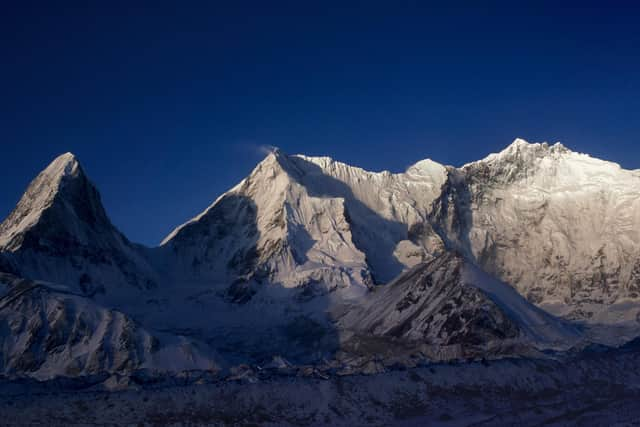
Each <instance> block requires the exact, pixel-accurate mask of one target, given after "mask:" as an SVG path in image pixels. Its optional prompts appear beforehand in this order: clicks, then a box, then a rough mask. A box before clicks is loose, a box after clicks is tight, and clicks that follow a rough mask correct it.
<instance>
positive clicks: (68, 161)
mask: <svg viewBox="0 0 640 427" xmlns="http://www.w3.org/2000/svg"><path fill="white" fill-rule="evenodd" d="M80 171H81V170H80V163H79V162H78V159H77V158H76V156H75V155H74V154H73V153H70V152H67V153H64V154H61V155H59V156H58V157H56V158H55V159H54V160H53V161H52V162H51V163H50V164H49V166H47V168H46V169H45V170H44V171H43V172H42V173H45V174H47V175H49V176H76V175H77V174H78V173H79V172H80Z"/></svg>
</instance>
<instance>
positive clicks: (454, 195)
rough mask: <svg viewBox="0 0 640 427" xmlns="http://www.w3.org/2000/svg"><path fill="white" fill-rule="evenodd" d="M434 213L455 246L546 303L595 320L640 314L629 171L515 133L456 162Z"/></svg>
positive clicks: (633, 179)
mask: <svg viewBox="0 0 640 427" xmlns="http://www.w3.org/2000/svg"><path fill="white" fill-rule="evenodd" d="M431 221H432V223H433V224H434V227H435V228H436V229H437V230H438V231H439V233H440V235H441V236H443V238H444V239H445V240H446V241H447V244H448V246H449V247H452V248H455V249H457V250H459V251H461V252H462V253H465V254H467V255H468V256H469V257H470V258H471V259H473V260H474V261H475V262H476V263H477V264H478V265H479V266H480V267H481V268H483V269H484V270H485V271H487V272H489V273H492V274H495V275H496V276H498V277H499V278H501V279H502V280H504V281H506V282H508V283H510V284H512V285H513V286H515V287H516V289H517V290H518V291H519V292H520V293H521V294H522V295H524V296H525V297H526V298H527V299H529V300H530V301H532V302H533V303H535V304H538V305H540V306H541V307H544V308H546V309H548V310H551V311H552V312H554V313H556V314H559V315H563V316H567V317H569V318H577V319H587V320H590V321H592V322H596V323H598V322H608V321H620V320H629V321H631V322H632V323H635V321H636V315H637V313H638V310H637V308H636V309H631V307H629V306H628V305H626V303H627V302H629V301H638V300H639V298H640V256H639V255H640V177H638V175H637V173H635V172H633V171H628V170H624V169H622V168H620V166H619V165H617V164H615V163H611V162H606V161H602V160H598V159H594V158H592V157H589V156H588V155H585V154H579V153H575V152H573V151H571V150H569V149H567V148H566V147H564V146H562V145H561V144H559V143H558V144H555V145H548V144H529V143H527V142H526V141H523V140H521V139H518V140H516V141H515V142H514V143H513V144H511V145H510V146H509V147H507V148H506V149H505V150H503V151H502V152H500V153H498V154H492V155H490V156H488V157H487V158H485V159H483V160H480V161H478V162H474V163H471V164H468V165H465V166H464V167H462V168H460V169H455V170H453V169H452V170H450V173H449V179H448V180H447V183H446V184H445V185H444V187H443V191H442V194H441V196H440V197H439V199H438V200H437V202H436V203H435V205H434V209H433V211H432V214H431ZM625 305H626V306H625ZM620 306H622V307H623V308H622V310H620V309H619V308H618V307H620ZM620 311H626V313H621V312H620Z"/></svg>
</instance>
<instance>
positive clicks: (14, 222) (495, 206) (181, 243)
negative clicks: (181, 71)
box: [0, 140, 640, 373]
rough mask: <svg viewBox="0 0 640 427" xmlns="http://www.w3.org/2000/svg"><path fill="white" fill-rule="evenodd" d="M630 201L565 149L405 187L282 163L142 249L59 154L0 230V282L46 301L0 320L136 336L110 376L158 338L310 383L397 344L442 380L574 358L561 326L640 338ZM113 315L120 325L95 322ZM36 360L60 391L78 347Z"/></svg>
mask: <svg viewBox="0 0 640 427" xmlns="http://www.w3.org/2000/svg"><path fill="white" fill-rule="evenodd" d="M639 193H640V175H639V174H638V173H637V171H626V170H624V169H622V168H620V167H619V166H618V165H616V164H613V163H610V162H605V161H601V160H597V159H593V158H591V157H589V156H587V155H584V154H578V153H574V152H572V151H570V150H568V149H567V148H565V147H563V146H562V145H560V144H556V145H553V146H550V145H548V144H529V143H527V142H525V141H523V140H516V141H515V142H514V143H513V144H511V145H510V146H509V147H507V148H506V149H505V150H503V151H502V152H500V153H497V154H492V155H490V156H488V157H487V158H485V159H483V160H480V161H478V162H474V163H470V164H468V165H465V166H463V167H460V168H455V167H451V166H444V165H440V164H438V163H436V162H434V161H432V160H428V159H427V160H423V161H420V162H418V163H416V164H415V165H413V166H411V167H409V168H408V169H407V170H406V171H405V172H403V173H390V172H386V171H384V172H369V171H366V170H363V169H361V168H357V167H353V166H349V165H347V164H344V163H341V162H338V161H335V160H332V159H330V158H328V157H309V156H303V155H286V154H285V153H283V152H281V151H279V150H275V151H274V152H272V153H270V154H269V155H268V156H267V157H266V158H265V159H264V160H263V161H262V162H260V163H259V164H258V165H257V167H256V168H255V169H254V170H253V171H252V172H251V174H250V175H249V176H248V177H247V178H245V179H244V180H242V181H241V182H240V183H239V184H238V185H236V186H235V187H233V188H232V189H230V190H229V191H228V192H226V193H225V194H223V195H221V196H220V197H219V198H217V199H216V200H215V201H214V202H213V203H212V204H211V205H210V206H209V207H208V208H207V209H206V210H205V211H203V212H202V213H201V214H200V215H198V216H197V217H195V218H193V219H192V220H190V221H188V222H186V223H185V224H183V225H181V226H179V227H177V228H176V229H175V230H174V231H173V232H171V233H170V234H169V235H168V236H167V237H166V238H165V239H164V241H163V242H162V244H161V245H160V246H159V247H157V248H145V247H142V246H141V245H136V244H133V243H131V242H129V241H128V240H127V239H126V237H124V236H123V235H122V233H120V232H119V231H118V230H117V229H116V228H115V227H114V226H113V225H112V223H111V222H110V220H109V219H108V217H107V214H106V213H105V210H104V208H103V206H102V204H101V201H100V197H99V194H98V191H97V190H96V188H95V187H94V186H93V184H92V183H91V182H90V181H89V179H88V178H87V176H86V175H85V173H84V171H83V169H82V168H81V166H80V165H79V163H78V161H77V160H76V159H75V157H74V156H73V155H71V154H64V155H62V156H60V157H58V158H57V159H55V160H54V161H53V162H52V163H51V165H49V166H48V167H47V168H46V169H45V170H44V171H43V172H42V173H40V174H39V175H38V176H37V177H36V178H35V179H34V181H33V182H32V183H31V184H30V186H29V188H28V189H27V191H26V193H25V194H24V196H23V197H22V199H21V200H20V202H19V203H18V206H17V207H16V208H15V209H14V211H13V212H12V213H11V214H10V215H9V217H8V218H7V219H6V220H5V221H4V222H2V224H0V271H5V272H8V273H12V274H14V275H15V276H18V277H22V278H24V279H28V280H31V281H37V283H39V285H38V287H37V288H34V290H32V291H29V293H28V294H24V296H23V298H27V299H28V301H23V302H22V303H21V304H22V305H20V306H19V307H18V306H14V305H12V306H9V305H6V306H3V307H5V308H4V309H3V310H5V311H4V314H3V316H4V317H3V318H4V319H5V321H4V322H5V323H3V324H8V323H7V322H9V320H7V319H15V318H18V317H19V318H23V319H27V321H28V319H31V318H33V319H40V323H43V322H44V321H43V320H42V319H47V322H44V323H47V324H49V323H51V322H53V321H55V319H56V318H57V317H56V316H58V315H57V314H55V313H54V312H53V311H52V310H54V309H53V308H52V307H54V308H55V307H58V306H61V304H62V306H64V307H67V306H68V307H71V309H69V310H68V311H64V314H62V315H61V316H62V318H63V319H65V320H64V322H65V324H68V325H71V324H73V325H75V324H76V323H77V322H78V319H79V318H78V315H79V314H78V313H81V312H84V311H90V312H91V313H93V314H91V316H93V317H91V316H90V317H91V318H92V319H94V320H95V319H97V320H95V322H94V323H92V326H91V327H90V328H85V332H86V335H87V340H89V341H91V342H94V341H96V340H97V341H100V340H102V341H105V340H106V338H105V337H107V336H108V337H116V336H120V335H122V334H123V333H124V332H122V331H120V329H119V327H120V326H121V325H122V324H127V325H129V324H130V325H137V326H136V327H135V328H134V329H135V333H134V332H131V333H132V334H133V335H134V336H135V340H136V342H138V343H139V345H138V344H137V345H136V349H137V350H136V351H141V353H135V354H133V355H132V354H129V353H127V355H123V356H122V357H124V358H125V359H126V360H132V361H133V362H131V363H132V364H133V365H132V366H136V367H141V366H146V365H145V363H147V362H145V361H148V360H151V359H150V358H152V357H151V355H150V353H149V352H148V351H147V350H148V348H147V347H148V346H147V345H146V344H144V343H146V342H147V341H148V340H149V339H150V338H148V337H150V336H159V333H158V332H152V331H158V330H161V331H163V332H162V333H163V334H165V335H163V336H164V338H163V339H164V340H165V341H166V342H174V343H175V342H182V341H181V340H183V339H187V338H181V336H183V335H187V336H189V337H190V338H189V339H191V340H193V341H194V342H208V343H210V344H211V345H212V346H213V347H215V348H217V349H222V352H223V353H224V354H225V355H227V356H228V355H229V354H232V353H233V355H232V356H231V357H232V358H233V359H234V360H240V361H242V360H244V359H243V358H250V359H251V360H252V361H257V360H266V359H267V360H270V359H271V358H272V357H273V356H274V355H276V352H279V354H280V355H282V356H286V357H290V358H294V359H296V358H299V360H300V361H304V363H313V362H314V361H316V360H321V359H330V358H332V357H336V358H337V359H339V360H341V361H344V360H346V359H345V357H347V356H345V354H347V355H351V356H353V355H354V354H356V355H357V356H358V357H360V358H364V359H365V360H367V358H368V357H377V356H375V355H376V354H378V355H379V354H388V355H389V357H391V356H393V357H398V356H399V355H398V354H396V353H394V352H393V351H392V352H391V353H388V352H386V350H385V349H389V348H392V347H394V346H396V344H398V343H401V344H402V345H399V346H396V347H397V348H403V349H405V350H407V352H408V353H407V354H413V353H414V351H415V350H416V349H417V350H418V353H419V354H421V355H422V356H421V357H424V356H425V355H426V356H427V357H428V358H431V359H438V360H441V359H452V358H453V359H455V358H460V357H476V356H483V355H486V356H499V355H531V354H533V353H532V352H534V353H535V351H537V350H540V349H551V348H552V349H566V348H568V347H570V346H571V345H573V344H576V343H577V342H578V341H579V340H581V339H583V337H584V336H585V335H583V334H582V332H581V331H579V330H578V329H576V327H574V326H573V325H571V324H568V323H567V321H573V320H576V319H577V320H580V321H585V320H586V321H587V323H591V324H602V323H612V324H616V325H619V324H623V325H624V326H625V328H627V329H628V330H629V331H630V332H627V335H624V336H625V337H633V336H635V335H637V332H638V331H640V324H638V322H637V321H636V318H640V317H638V313H639V308H640V264H639V261H638V259H640V258H639V257H638V255H639V251H640V213H639V212H640V209H638V208H640V206H639V204H640V201H639V200H640V197H638V196H640V194H639ZM15 280H18V279H15ZM43 282H47V283H49V284H48V285H47V284H44V283H43ZM51 283H55V284H56V285H51ZM61 289H64V290H65V291H64V292H62V291H61ZM65 292H66V293H65ZM29 298H31V299H29ZM5 299H6V298H5ZM12 301H14V300H12ZM15 301H18V300H15ZM15 301H14V302H15ZM36 301H37V304H36ZM60 301H64V302H62V303H61V302H60ZM6 310H9V311H6ZM56 310H57V309H56ZM65 310H66V309H65ZM110 310H111V311H113V312H114V313H120V314H118V315H116V317H118V316H122V319H125V318H126V319H129V320H127V321H126V322H125V321H124V320H122V321H120V320H118V321H117V322H115V321H113V322H112V321H105V320H104V319H107V318H108V316H109V315H108V314H106V313H111V311H110ZM54 311H55V310H54ZM52 313H54V314H52ZM96 313H98V314H96ZM51 316H53V317H51ZM554 316H561V317H564V318H565V319H564V320H559V319H558V318H557V317H554ZM49 318H51V320H50V321H49ZM118 318H120V317H118ZM0 319H2V318H0ZM101 319H102V320H101ZM258 319H259V320H258ZM11 322H15V320H11ZM33 322H36V323H37V321H36V320H33ZM123 322H124V323H123ZM127 322H129V323H127ZM1 325H2V324H0V327H1ZM25 325H27V326H28V323H26V324H25ZM25 325H23V326H20V327H13V326H12V327H11V328H8V329H7V328H5V329H4V330H7V331H9V330H10V331H13V332H11V333H9V334H5V335H3V336H2V339H3V345H4V346H5V348H6V349H7V354H13V355H17V356H15V360H22V359H23V357H22V356H21V355H22V354H23V353H24V351H23V350H25V349H27V348H29V346H26V344H24V343H23V344H18V343H17V341H15V342H14V341H12V339H13V338H11V337H13V336H14V335H15V336H24V337H26V338H24V340H26V341H25V342H31V343H40V342H41V340H42V339H45V338H43V336H46V334H45V335H43V334H44V333H43V334H41V333H40V332H38V333H31V332H29V331H30V330H31V329H32V328H31V329H30V328H29V327H27V326H25ZM118 325H120V326H118ZM16 328H17V329H16ZM25 328H26V329H25ZM47 328H48V329H46V328H45V329H46V330H47V331H49V330H51V331H56V330H57V328H58V327H57V326H55V325H49V326H47ZM69 328H71V329H73V328H75V326H73V327H71V326H69ZM69 328H66V327H65V328H63V329H64V330H65V331H67V332H64V334H67V335H68V334H69V333H70V332H69V331H68V330H67V329H69ZM38 330H39V329H38ZM47 334H48V332H47ZM55 334H58V332H55ZM55 334H54V335H55ZM125 335H127V334H125ZM160 335H162V334H160ZM65 336H66V335H65ZM127 336H128V335H127ZM586 336H588V337H593V334H591V335H589V334H587V335H586ZM620 336H622V335H620ZM96 337H98V338H96ZM100 337H102V338H100ZM54 338H55V337H54ZM54 338H51V339H54ZM47 339H49V338H47ZM109 339H111V338H109ZM54 341H55V339H54ZM65 342H68V341H65ZM29 345H31V344H29ZM34 345H36V344H34ZM37 345H38V346H39V347H38V348H40V349H42V348H44V349H45V351H44V352H43V353H38V355H39V356H38V357H40V359H39V362H38V363H39V365H38V366H45V367H46V366H49V365H51V366H57V367H62V368H60V369H58V368H56V369H58V370H56V371H55V372H56V373H60V372H68V369H72V368H68V366H72V362H73V364H74V365H73V366H76V365H75V364H77V363H79V362H74V361H73V360H75V359H74V357H72V356H68V357H67V356H64V357H63V356H61V354H66V355H70V354H76V350H75V348H74V347H73V345H67V344H65V345H63V346H62V347H61V348H63V349H64V352H62V353H61V352H60V351H59V350H55V351H54V349H53V348H48V347H47V345H46V343H45V344H42V345H41V344H37ZM25 346H26V347H25ZM43 346H44V347H43ZM381 346H382V347H381ZM58 347H59V346H58ZM56 348H57V347H56ZM141 349H142V350H141ZM83 351H84V350H83ZM118 351H119V350H118ZM85 353H86V352H85ZM392 353H393V354H392ZM401 353H402V352H401ZM167 354H171V352H168V353H167ZM407 354H404V353H403V354H402V355H400V356H402V357H403V356H406V355H407ZM11 357H14V356H11ZM61 357H62V358H63V359H64V362H60V360H62V359H60V358H61ZM198 357H200V356H198ZM198 357H196V359H198ZM217 357H218V356H216V358H217ZM402 357H400V359H402ZM412 357H413V356H412ZM216 358H211V357H209V358H208V357H205V356H202V358H201V359H202V360H208V361H210V362H211V363H214V362H212V361H213V360H214V359H215V360H216V361H215V363H214V364H217V362H218V360H217V359H216ZM12 360H13V359H12ZM83 360H84V359H83ZM109 360H112V359H109ZM198 360H200V359H198ZM247 360H248V359H247ZM294 362H295V360H294ZM5 363H9V364H12V365H11V366H14V365H15V364H16V363H18V362H14V361H9V362H5ZM19 363H23V362H19ZM149 363H150V362H149ZM301 363H302V362H301ZM5 366H9V365H5ZM20 366H21V365H20ZM82 366H84V367H83V368H82V369H81V370H79V371H78V372H79V373H88V372H93V371H92V370H91V369H88V368H87V367H86V365H82ZM100 366H102V365H100ZM119 366H120V365H119V364H117V363H116V364H110V365H108V366H107V365H104V369H113V370H117V369H119V368H118V367H119ZM181 366H182V365H181ZM38 369H40V368H38ZM43 369H44V368H43ZM47 369H48V368H47ZM34 372H35V371H34ZM43 372H44V371H43Z"/></svg>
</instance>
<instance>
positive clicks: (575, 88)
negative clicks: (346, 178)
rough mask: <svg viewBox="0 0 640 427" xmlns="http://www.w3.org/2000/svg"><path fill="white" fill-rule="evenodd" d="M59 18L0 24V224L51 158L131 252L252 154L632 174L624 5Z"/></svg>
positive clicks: (167, 7) (631, 96)
mask: <svg viewBox="0 0 640 427" xmlns="http://www.w3.org/2000/svg"><path fill="white" fill-rule="evenodd" d="M62 3H65V4H66V6H64V7H62V6H60V4H62ZM72 3H73V2H69V1H65V2H55V1H45V2H41V3H35V2H34V3H32V2H29V1H15V2H4V3H3V6H2V11H1V12H0V55H1V56H0V88H1V91H0V131H1V132H2V134H1V135H0V141H1V144H2V145H1V157H0V168H1V170H2V175H1V177H2V179H1V180H0V216H2V217H3V218H4V217H5V216H6V215H7V214H8V213H9V211H10V210H11V209H12V208H13V206H14V205H15V203H16V202H17V200H18V199H19V197H20V196H21V194H22V192H23V191H24V189H25V188H26V186H27V184H28V183H29V181H30V180H31V179H32V178H33V177H34V176H35V174H37V172H38V171H39V170H41V169H42V168H44V167H45V166H46V165H47V164H48V162H49V161H51V159H53V158H54V157H55V156H56V155H58V154H60V153H63V152H66V151H72V152H74V153H75V154H76V155H77V156H78V157H79V158H80V161H81V163H82V164H83V166H84V168H85V170H86V171H87V173H88V174H89V176H90V177H91V179H92V180H93V181H94V182H95V183H96V185H97V186H98V188H99V189H100V192H101V194H102V197H103V201H104V203H105V206H106V208H107V211H108V213H109V215H110V217H111V219H112V221H113V222H114V223H115V224H116V225H117V226H118V227H119V228H120V229H121V230H123V231H124V232H125V234H127V236H129V238H131V239H132V240H134V241H137V242H142V243H146V244H157V243H158V242H159V241H160V240H161V239H162V238H163V237H164V236H165V235H166V234H167V233H168V232H169V231H170V230H171V229H172V228H173V227H174V226H176V225H178V224H180V223H182V222H184V221H185V220H187V219H188V218H190V217H192V216H194V215H195V214H197V213H199V212H200V211H201V210H203V209H204V208H205V207H206V206H208V205H209V203H210V202H211V201H213V199H214V198H215V197H217V196H218V195H219V194H220V193H222V192H224V191H225V190H226V189H228V188H229V187H231V186H233V185H234V184H235V183H237V182H238V181H239V180H240V179H242V178H243V177H244V176H246V174H247V173H248V172H249V171H250V170H251V169H252V168H253V166H254V165H255V164H256V163H257V162H258V161H260V159H261V158H262V157H263V156H264V154H263V153H262V151H261V149H260V147H262V146H269V145H271V146H278V147H280V148H281V149H282V150H283V151H285V152H288V153H305V154H310V155H329V156H331V157H334V158H336V159H338V160H341V161H344V162H347V163H350V164H354V165H357V166H361V167H364V168H366V169H371V170H382V169H388V170H391V171H402V170H404V169H405V168H406V167H407V166H408V165H410V164H412V163H414V162H416V161H418V160H420V159H423V158H427V157H429V158H432V159H434V160H437V161H439V162H442V163H447V164H453V165H461V164H463V163H466V162H468V161H472V160H476V159H478V158H481V157H484V156H485V155H486V154H488V153H490V152H494V151H499V150H500V149H502V148H503V147H504V146H506V145H508V144H509V143H510V142H511V141H512V140H513V139H514V138H515V137H523V138H525V139H527V140H529V141H532V142H533V141H549V142H555V141H562V142H563V143H564V144H565V145H567V146H568V147H570V148H572V149H574V150H577V151H582V152H588V153H590V154H592V155H594V156H597V157H601V158H605V159H608V160H613V161H616V162H618V163H621V164H622V165H623V166H624V167H627V168H632V169H636V168H640V6H634V4H640V3H638V2H616V1H610V2H604V1H598V2H589V1H581V2H572V3H574V4H575V5H579V6H572V5H571V3H565V4H564V6H562V5H560V4H561V3H562V2H559V1H553V2H543V1H533V2H526V1H510V2H504V3H498V2H478V1H473V2H469V3H468V5H465V4H464V3H463V2H460V3H456V7H449V8H446V9H445V8H442V7H439V6H436V4H443V3H452V2H437V3H436V2H434V3H431V4H430V2H428V1H414V2H404V1H388V2H375V1H363V2H348V1H340V2H335V3H333V2H330V1H318V2H312V1H292V2H288V3H280V2H276V1H256V2H244V1H228V2H222V1H216V0H212V1H206V2H204V1H203V2H191V1H170V2H166V3H165V2H163V1H159V0H156V1H151V2H148V3H146V4H145V3H140V2H135V1H124V2H117V1H103V2H97V1H94V2H91V1H90V2H82V3H90V4H92V6H86V5H84V6H83V5H81V3H78V5H77V6H71V5H72ZM98 4H99V5H102V6H99V5H98ZM134 4H135V6H134ZM347 4H349V6H345V5H347ZM474 4H475V5H476V6H472V5H474Z"/></svg>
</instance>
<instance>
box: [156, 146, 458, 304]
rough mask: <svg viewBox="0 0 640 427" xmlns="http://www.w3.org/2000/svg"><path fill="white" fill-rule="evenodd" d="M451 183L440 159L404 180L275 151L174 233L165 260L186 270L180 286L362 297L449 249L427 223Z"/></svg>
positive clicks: (426, 163) (165, 245)
mask: <svg viewBox="0 0 640 427" xmlns="http://www.w3.org/2000/svg"><path fill="white" fill-rule="evenodd" d="M445 178H446V175H445V169H444V167H442V166H439V165H437V164H436V163H434V162H431V161H423V162H420V163H419V164H417V165H415V166H413V167H412V168H410V169H409V170H408V171H407V173H405V174H390V173H388V172H381V173H372V172H367V171H364V170H362V169H359V168H355V167H351V166H348V165H345V164H343V163H339V162H335V161H333V160H331V159H329V158H326V157H318V158H314V157H305V156H287V155H285V154H284V153H282V152H280V151H275V152H273V153H271V154H269V155H268V156H267V158H266V159H265V160H264V161H263V162H261V163H260V164H259V165H258V166H257V167H256V169H255V170H254V171H253V172H252V173H251V175H250V176H249V177H247V178H246V179H245V180H243V181H242V182H241V183H240V184H238V185H237V186H236V187H234V188H233V189H231V190H230V191H229V192H227V193H225V194H224V195H223V196H221V197H220V198H218V199H217V200H216V201H215V202H214V203H213V204H212V205H211V206H210V207H209V208H208V209H207V210H206V211H205V212H203V213H202V214H200V215H199V216H198V217H196V218H194V219H193V220H191V221H189V222H188V223H186V224H184V225H182V226H180V227H178V228H177V229H176V230H174V231H173V232H172V233H171V234H170V235H169V236H167V238H166V239H165V240H164V241H163V248H164V249H165V252H166V253H168V254H169V255H166V256H167V257H168V258H169V259H171V258H172V257H173V258H174V259H177V260H178V261H177V263H176V262H174V261H167V262H165V263H167V264H172V265H178V268H177V270H176V271H174V272H173V276H174V277H176V278H179V279H180V280H188V281H197V280H205V281H209V282H223V283H229V282H233V281H234V280H237V281H238V282H236V283H248V282H251V281H256V280H257V281H263V280H264V279H267V280H268V281H269V282H270V283H278V284H282V285H284V286H285V287H293V286H313V287H320V288H322V289H321V290H319V291H320V292H326V291H331V290H335V289H336V288H345V287H351V285H356V288H352V289H351V291H352V292H353V293H354V294H355V295H356V296H357V295H360V294H362V293H363V292H364V291H365V290H366V288H367V287H370V286H371V285H372V284H373V283H374V281H377V282H379V283H380V282H381V283H384V282H386V281H388V280H391V279H392V278H393V277H395V276H396V275H397V274H399V273H400V272H402V271H403V270H404V269H406V268H407V267H408V266H411V265H415V264H416V263H418V262H422V261H423V260H425V259H426V258H428V257H431V256H433V254H437V253H439V252H441V251H442V250H443V248H444V246H443V244H442V241H441V240H440V238H439V237H438V236H437V235H435V234H434V233H429V232H426V231H425V228H426V229H429V226H428V224H427V223H425V218H426V208H427V206H428V205H429V204H430V203H431V202H432V201H433V199H435V198H436V197H437V195H438V194H439V193H438V191H439V187H440V185H441V183H442V182H443V181H444V179H445ZM250 286H251V285H249V284H243V285H242V287H243V288H244V287H250ZM236 287H238V286H236ZM251 292H252V291H251ZM245 293H246V290H245V291H244V292H243V293H242V295H245ZM350 293H351V292H350Z"/></svg>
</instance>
